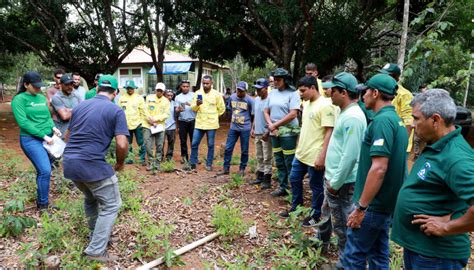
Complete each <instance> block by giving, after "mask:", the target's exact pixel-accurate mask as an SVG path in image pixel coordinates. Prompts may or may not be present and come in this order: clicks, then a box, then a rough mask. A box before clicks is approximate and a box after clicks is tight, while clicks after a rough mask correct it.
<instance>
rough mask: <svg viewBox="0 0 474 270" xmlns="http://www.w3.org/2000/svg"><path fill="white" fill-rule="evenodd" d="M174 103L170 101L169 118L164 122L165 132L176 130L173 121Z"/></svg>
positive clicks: (174, 121)
mask: <svg viewBox="0 0 474 270" xmlns="http://www.w3.org/2000/svg"><path fill="white" fill-rule="evenodd" d="M176 106H177V105H176V102H175V101H174V100H171V101H170V117H168V118H167V119H166V121H165V129H166V130H175V129H176V120H175V119H174V117H175V114H174V112H175V107H176Z"/></svg>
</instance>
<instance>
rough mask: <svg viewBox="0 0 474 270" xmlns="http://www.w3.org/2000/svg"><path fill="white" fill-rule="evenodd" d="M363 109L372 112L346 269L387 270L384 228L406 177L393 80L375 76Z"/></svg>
mask: <svg viewBox="0 0 474 270" xmlns="http://www.w3.org/2000/svg"><path fill="white" fill-rule="evenodd" d="M366 86H367V92H366V93H365V95H364V101H365V106H366V107H367V108H369V109H372V110H373V111H374V112H375V115H374V119H373V120H372V122H370V124H369V126H368V127H367V131H366V133H365V136H364V140H363V142H362V147H361V152H360V158H359V168H358V170H357V177H356V182H355V190H354V197H353V201H354V203H355V209H354V211H352V213H351V214H350V215H349V217H348V222H347V226H348V227H349V228H348V229H347V242H346V246H345V249H344V256H343V259H342V263H343V266H344V268H345V269H366V265H367V262H368V263H369V269H389V255H390V254H389V238H388V233H389V228H390V224H391V221H392V214H393V210H394V209H395V203H396V200H397V195H398V191H399V190H400V187H401V185H402V183H403V181H404V180H405V178H406V173H407V163H406V156H407V153H406V149H407V145H408V134H407V132H406V129H405V125H404V123H403V121H402V120H401V119H400V117H399V116H398V115H397V113H396V111H395V107H394V106H393V105H392V104H391V102H392V100H393V99H394V97H395V94H396V89H397V82H396V81H395V80H394V79H393V78H392V77H390V76H389V75H387V74H377V75H375V76H373V77H372V78H370V79H369V80H368V81H367V83H366Z"/></svg>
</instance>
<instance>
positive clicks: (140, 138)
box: [128, 125, 146, 162]
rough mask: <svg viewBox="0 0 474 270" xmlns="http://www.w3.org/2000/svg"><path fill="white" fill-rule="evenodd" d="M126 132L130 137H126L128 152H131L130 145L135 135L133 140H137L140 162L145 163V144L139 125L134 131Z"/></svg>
mask: <svg viewBox="0 0 474 270" xmlns="http://www.w3.org/2000/svg"><path fill="white" fill-rule="evenodd" d="M128 132H129V133H130V136H129V137H128V144H129V148H128V151H129V152H132V151H133V148H132V143H133V135H135V138H136V139H137V144H138V147H139V148H140V150H139V151H138V155H139V156H140V161H142V162H143V161H145V152H146V151H145V144H144V142H143V131H142V127H141V125H140V126H139V127H137V128H136V129H129V130H128Z"/></svg>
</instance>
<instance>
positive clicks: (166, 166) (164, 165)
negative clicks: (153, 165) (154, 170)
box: [160, 159, 175, 173]
mask: <svg viewBox="0 0 474 270" xmlns="http://www.w3.org/2000/svg"><path fill="white" fill-rule="evenodd" d="M174 166H175V162H174V160H172V159H170V160H166V161H163V162H161V165H160V169H161V171H162V172H165V173H170V172H174Z"/></svg>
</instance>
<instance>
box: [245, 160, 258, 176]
mask: <svg viewBox="0 0 474 270" xmlns="http://www.w3.org/2000/svg"><path fill="white" fill-rule="evenodd" d="M247 165H248V167H249V171H250V172H251V173H255V172H256V171H257V160H256V159H255V158H250V159H249V162H248V163H247Z"/></svg>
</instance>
